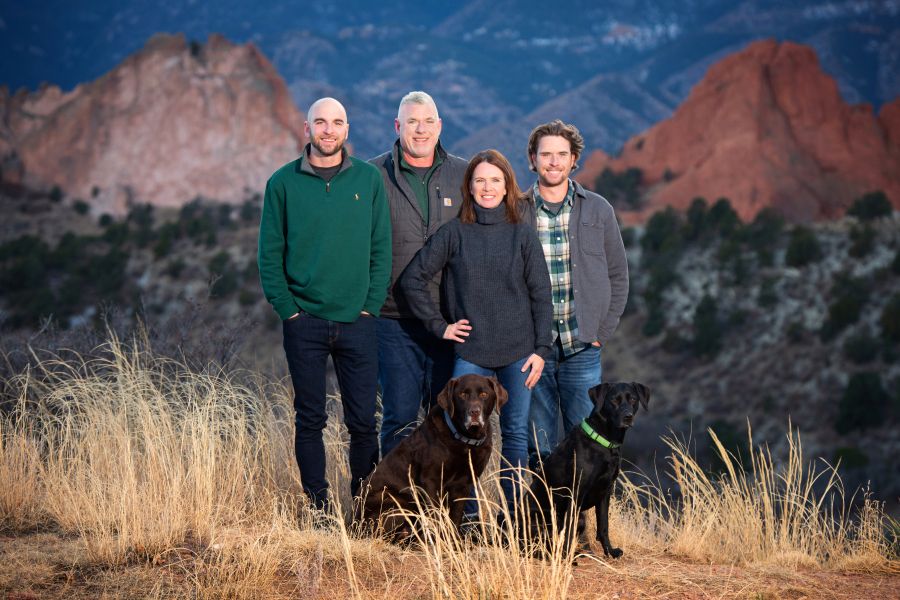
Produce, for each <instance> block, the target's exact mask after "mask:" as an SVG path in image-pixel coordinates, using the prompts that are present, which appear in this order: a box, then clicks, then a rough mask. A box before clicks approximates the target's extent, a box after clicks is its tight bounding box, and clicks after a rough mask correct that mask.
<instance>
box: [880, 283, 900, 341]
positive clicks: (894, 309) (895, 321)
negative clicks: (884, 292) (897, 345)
mask: <svg viewBox="0 0 900 600" xmlns="http://www.w3.org/2000/svg"><path fill="white" fill-rule="evenodd" d="M879 322H880V323H881V337H883V338H884V339H886V340H888V341H890V342H900V294H894V295H893V296H892V297H891V299H890V300H888V302H887V304H886V305H885V306H884V309H883V310H882V311H881V319H880V320H879Z"/></svg>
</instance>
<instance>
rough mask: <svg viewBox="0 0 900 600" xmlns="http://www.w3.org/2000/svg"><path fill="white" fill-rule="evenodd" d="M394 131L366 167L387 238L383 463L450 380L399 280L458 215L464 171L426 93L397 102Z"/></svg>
mask: <svg viewBox="0 0 900 600" xmlns="http://www.w3.org/2000/svg"><path fill="white" fill-rule="evenodd" d="M394 128H395V130H396V132H397V141H396V142H394V146H393V148H391V150H389V151H388V152H385V153H384V154H382V155H380V156H377V157H375V158H373V159H371V160H370V161H369V162H370V163H372V164H373V165H375V166H376V167H378V169H379V170H380V171H381V174H382V176H383V178H384V185H385V188H386V189H387V195H388V203H389V204H390V208H391V226H392V231H393V237H392V239H393V255H392V256H393V263H392V264H393V267H392V270H391V283H390V286H389V287H388V295H387V300H386V301H385V303H384V306H383V307H382V309H381V316H380V317H379V318H378V321H377V323H376V328H377V334H378V381H379V384H380V385H381V393H382V414H383V419H382V424H381V435H380V437H381V455H382V456H384V455H386V454H387V453H388V452H390V451H391V450H392V449H393V448H394V447H395V446H396V445H397V444H398V443H400V441H401V440H402V439H403V438H404V437H406V436H407V435H409V434H410V433H412V430H413V428H414V427H415V425H416V421H417V419H418V414H419V407H420V406H426V407H427V406H429V405H430V403H433V402H434V401H435V400H436V399H437V395H438V394H439V393H440V391H441V390H442V389H443V388H444V386H445V385H446V383H447V381H449V379H450V375H451V374H452V372H453V344H452V343H451V342H448V341H446V340H442V339H438V338H436V337H435V336H433V335H432V334H431V333H430V332H429V331H427V330H426V329H425V327H424V326H423V325H422V322H421V321H419V320H418V319H417V318H416V317H415V315H414V314H413V313H412V311H411V310H410V308H409V304H408V301H407V299H406V297H405V295H404V294H403V290H402V289H401V288H400V285H399V284H398V279H399V277H400V274H401V273H402V272H403V269H405V268H406V265H407V264H409V261H410V260H412V258H413V256H415V255H416V252H418V251H419V249H420V248H421V247H422V246H423V245H424V244H425V242H426V241H427V240H428V238H429V237H431V236H432V235H433V234H434V232H436V231H437V230H438V228H440V226H441V225H443V224H444V223H446V222H447V221H449V220H451V219H453V218H454V217H456V215H457V214H458V212H459V205H460V201H461V196H460V186H461V184H462V177H463V173H464V172H465V170H466V166H467V164H468V163H467V161H466V160H464V159H462V158H459V157H458V156H453V155H452V154H448V153H447V152H446V151H445V150H444V149H443V148H442V147H441V144H440V141H439V140H440V135H441V119H440V117H439V116H438V110H437V106H436V105H435V103H434V100H433V99H432V98H431V96H429V95H428V94H426V93H425V92H410V93H408V94H407V95H406V96H404V97H403V99H402V100H400V108H399V109H398V111H397V119H396V120H395V121H394ZM438 288H439V282H438V281H435V282H432V284H431V290H430V291H431V293H432V297H433V298H434V301H435V303H436V304H437V303H439V299H440V298H439V292H438Z"/></svg>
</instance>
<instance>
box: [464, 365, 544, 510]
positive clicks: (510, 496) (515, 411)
mask: <svg viewBox="0 0 900 600" xmlns="http://www.w3.org/2000/svg"><path fill="white" fill-rule="evenodd" d="M529 356H530V355H529ZM526 360H528V356H526V357H525V358H520V359H519V360H517V361H516V362H514V363H511V364H508V365H506V366H505V367H498V368H496V369H487V368H485V367H481V366H478V365H476V364H474V363H470V362H469V361H467V360H465V359H463V358H460V357H458V356H457V357H456V366H455V367H454V369H453V376H454V377H462V376H463V375H470V374H474V375H484V376H485V377H496V378H497V381H499V382H500V385H502V386H503V389H505V390H506V393H507V394H508V395H509V399H508V400H507V402H506V405H505V406H504V407H503V410H500V409H499V408H498V409H497V410H498V412H499V413H500V440H501V442H502V447H501V450H500V456H501V457H502V460H501V461H500V466H501V468H502V469H503V470H502V471H501V473H500V488H501V489H502V490H503V497H504V498H505V500H506V507H507V509H508V510H509V513H510V515H515V514H516V508H517V506H518V507H521V506H522V504H521V502H522V498H523V494H522V491H523V490H522V486H523V480H522V472H521V468H522V467H526V466H527V464H528V439H527V438H528V414H529V413H528V410H529V407H530V406H531V390H529V389H528V388H527V387H525V380H526V379H528V375H529V373H528V372H526V373H523V372H522V366H523V365H524V364H525V361H526ZM472 496H473V497H474V496H475V494H474V490H473V493H472ZM465 514H467V515H469V518H473V517H475V516H477V515H478V503H477V502H475V501H474V500H468V501H467V502H466V508H465Z"/></svg>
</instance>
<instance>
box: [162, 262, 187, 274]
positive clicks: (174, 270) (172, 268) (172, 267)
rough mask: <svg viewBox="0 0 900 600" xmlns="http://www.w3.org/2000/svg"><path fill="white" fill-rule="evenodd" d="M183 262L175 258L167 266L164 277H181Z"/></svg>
mask: <svg viewBox="0 0 900 600" xmlns="http://www.w3.org/2000/svg"><path fill="white" fill-rule="evenodd" d="M185 266H186V265H185V264H184V261H183V260H182V259H180V258H176V259H175V260H173V261H172V262H170V263H169V266H168V267H166V275H168V276H169V277H171V278H172V279H178V278H179V277H180V276H181V272H182V271H184V267H185Z"/></svg>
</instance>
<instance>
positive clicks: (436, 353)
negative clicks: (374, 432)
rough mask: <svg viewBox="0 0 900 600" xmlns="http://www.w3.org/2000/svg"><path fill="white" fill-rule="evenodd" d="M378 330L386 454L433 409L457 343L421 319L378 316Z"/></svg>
mask: <svg viewBox="0 0 900 600" xmlns="http://www.w3.org/2000/svg"><path fill="white" fill-rule="evenodd" d="M376 330H377V332H378V383H379V384H380V385H381V409H382V420H381V436H380V437H381V455H382V456H385V455H387V453H388V452H390V451H391V450H393V449H394V447H395V446H396V445H397V444H399V443H400V441H401V440H402V439H403V438H405V437H406V436H408V435H409V434H410V433H412V431H413V429H415V426H416V423H417V421H418V418H419V407H420V406H421V407H423V408H425V410H426V411H427V410H428V409H429V408H431V405H432V404H434V403H435V402H436V401H437V397H438V394H440V393H441V390H443V389H444V386H446V385H447V382H448V381H450V374H451V373H452V372H453V344H452V343H450V342H448V341H446V340H442V339H439V338H436V337H435V336H434V335H432V333H431V332H430V331H428V330H427V329H425V326H424V325H422V322H421V321H420V320H418V319H389V318H386V317H380V318H379V319H378V320H377V323H376Z"/></svg>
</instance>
